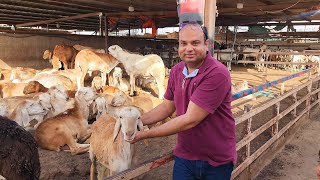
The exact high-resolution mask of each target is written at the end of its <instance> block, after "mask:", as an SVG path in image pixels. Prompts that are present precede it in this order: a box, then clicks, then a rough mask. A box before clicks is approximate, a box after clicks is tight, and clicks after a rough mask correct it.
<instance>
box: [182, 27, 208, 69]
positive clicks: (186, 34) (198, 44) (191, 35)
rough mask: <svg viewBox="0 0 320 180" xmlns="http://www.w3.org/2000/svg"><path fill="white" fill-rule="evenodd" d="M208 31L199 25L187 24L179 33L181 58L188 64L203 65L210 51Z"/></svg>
mask: <svg viewBox="0 0 320 180" xmlns="http://www.w3.org/2000/svg"><path fill="white" fill-rule="evenodd" d="M208 44H209V41H208V40H207V35H206V31H205V30H204V29H203V28H202V27H201V26H200V25H199V24H195V23H193V24H185V25H184V26H183V27H182V28H181V29H180V32H179V50H178V52H179V56H180V58H181V59H182V60H183V61H184V62H186V63H192V64H197V63H199V64H201V63H202V61H203V60H204V59H205V57H206V55H207V51H208Z"/></svg>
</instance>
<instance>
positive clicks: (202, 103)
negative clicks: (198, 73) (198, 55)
mask: <svg viewBox="0 0 320 180" xmlns="http://www.w3.org/2000/svg"><path fill="white" fill-rule="evenodd" d="M230 91H231V83H230V82H229V80H228V78H227V77H226V75H224V74H222V73H218V74H214V75H212V76H210V77H206V78H205V79H204V80H203V81H202V82H201V83H200V84H199V86H198V87H197V89H196V90H195V91H194V92H193V94H192V96H191V98H190V100H191V101H192V102H193V103H195V104H196V105H198V106H199V107H201V108H202V109H204V110H206V111H207V112H209V113H212V114H213V113H214V111H215V110H216V109H217V108H218V107H219V106H220V105H221V103H222V102H223V101H224V100H225V99H226V98H227V95H228V94H229V93H230Z"/></svg>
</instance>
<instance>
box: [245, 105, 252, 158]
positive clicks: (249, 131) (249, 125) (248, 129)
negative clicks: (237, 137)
mask: <svg viewBox="0 0 320 180" xmlns="http://www.w3.org/2000/svg"><path fill="white" fill-rule="evenodd" d="M252 108H253V105H252V104H245V105H244V113H248V112H250V111H251V110H252ZM251 122H252V117H251V118H249V119H248V120H247V123H246V129H245V130H244V131H245V132H244V134H245V136H248V135H250V134H251ZM250 143H251V142H248V144H247V145H246V154H245V156H246V157H245V158H244V159H246V158H248V157H250Z"/></svg>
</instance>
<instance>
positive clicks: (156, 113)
mask: <svg viewBox="0 0 320 180" xmlns="http://www.w3.org/2000/svg"><path fill="white" fill-rule="evenodd" d="M175 109H176V108H175V106H174V103H173V101H169V100H167V99H164V101H163V102H162V103H161V104H159V105H158V106H157V107H155V108H154V109H152V110H151V111H149V112H147V113H145V114H143V115H142V118H141V120H142V123H143V125H149V124H154V123H157V122H159V121H163V120H164V119H166V118H167V117H169V116H170V115H171V114H172V113H173V112H174V111H175Z"/></svg>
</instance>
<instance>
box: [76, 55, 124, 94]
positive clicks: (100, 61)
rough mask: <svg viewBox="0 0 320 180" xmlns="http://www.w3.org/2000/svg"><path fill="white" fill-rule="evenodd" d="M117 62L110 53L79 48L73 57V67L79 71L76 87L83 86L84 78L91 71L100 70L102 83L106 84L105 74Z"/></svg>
mask: <svg viewBox="0 0 320 180" xmlns="http://www.w3.org/2000/svg"><path fill="white" fill-rule="evenodd" d="M118 63H119V61H117V60H116V59H115V58H114V57H113V56H111V55H110V54H104V53H97V52H94V51H92V50H89V49H84V50H81V51H80V52H79V53H78V54H77V56H76V59H75V69H76V70H77V71H78V72H79V73H80V77H79V78H78V79H77V85H78V89H79V88H80V87H83V86H84V78H85V76H86V74H87V72H88V73H91V72H92V71H100V72H101V78H102V84H103V85H106V81H107V78H106V75H107V74H109V73H110V71H111V70H112V69H113V68H114V67H116V65H117V64H118Z"/></svg>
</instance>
